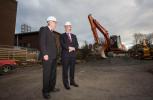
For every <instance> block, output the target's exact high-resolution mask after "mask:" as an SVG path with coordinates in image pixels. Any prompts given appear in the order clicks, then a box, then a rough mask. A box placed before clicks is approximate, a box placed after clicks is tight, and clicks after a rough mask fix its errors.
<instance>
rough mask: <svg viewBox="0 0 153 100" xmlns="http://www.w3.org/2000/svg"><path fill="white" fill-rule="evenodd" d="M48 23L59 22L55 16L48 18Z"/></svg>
mask: <svg viewBox="0 0 153 100" xmlns="http://www.w3.org/2000/svg"><path fill="white" fill-rule="evenodd" d="M48 21H55V22H56V21H57V20H56V18H55V17H54V16H49V17H48V18H47V22H48Z"/></svg>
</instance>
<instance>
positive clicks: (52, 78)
mask: <svg viewBox="0 0 153 100" xmlns="http://www.w3.org/2000/svg"><path fill="white" fill-rule="evenodd" d="M56 66H57V64H56V59H51V60H48V61H43V90H42V92H43V93H48V92H50V91H51V90H53V89H54V88H55V85H56Z"/></svg>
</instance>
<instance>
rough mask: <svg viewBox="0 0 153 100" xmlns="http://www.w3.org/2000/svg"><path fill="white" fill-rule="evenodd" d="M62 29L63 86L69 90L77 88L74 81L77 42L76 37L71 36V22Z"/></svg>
mask: <svg viewBox="0 0 153 100" xmlns="http://www.w3.org/2000/svg"><path fill="white" fill-rule="evenodd" d="M64 27H65V33H63V34H62V35H61V47H62V57H61V58H62V66H63V84H64V87H65V88H66V89H67V90H69V89H70V85H71V86H74V87H78V84H76V82H75V79H74V73H75V61H76V51H77V49H78V41H77V37H76V35H74V34H72V24H71V22H66V23H65V25H64Z"/></svg>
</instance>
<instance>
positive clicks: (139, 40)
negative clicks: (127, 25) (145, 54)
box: [134, 33, 146, 44]
mask: <svg viewBox="0 0 153 100" xmlns="http://www.w3.org/2000/svg"><path fill="white" fill-rule="evenodd" d="M145 37H146V35H145V34H142V33H135V34H134V42H135V44H141V43H143V40H144V39H145Z"/></svg>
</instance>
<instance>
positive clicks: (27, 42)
mask: <svg viewBox="0 0 153 100" xmlns="http://www.w3.org/2000/svg"><path fill="white" fill-rule="evenodd" d="M17 38H18V39H17ZM17 40H18V46H22V47H28V48H33V49H38V50H39V32H38V31H36V32H28V33H20V34H15V39H14V41H15V45H16V46H17ZM56 41H57V44H56V45H57V47H58V48H60V33H58V32H56Z"/></svg>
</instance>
